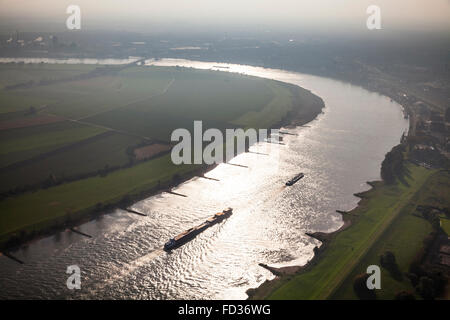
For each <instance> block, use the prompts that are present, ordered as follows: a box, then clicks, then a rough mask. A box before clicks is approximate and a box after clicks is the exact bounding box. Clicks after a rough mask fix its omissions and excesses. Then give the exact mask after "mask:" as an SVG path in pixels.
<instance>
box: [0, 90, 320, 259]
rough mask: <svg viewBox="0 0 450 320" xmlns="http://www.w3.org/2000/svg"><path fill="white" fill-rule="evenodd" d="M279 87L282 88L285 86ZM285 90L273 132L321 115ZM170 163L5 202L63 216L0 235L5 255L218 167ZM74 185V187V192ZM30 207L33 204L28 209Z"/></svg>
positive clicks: (316, 101) (317, 107) (144, 165)
mask: <svg viewBox="0 0 450 320" xmlns="http://www.w3.org/2000/svg"><path fill="white" fill-rule="evenodd" d="M279 83H280V84H281V82H279ZM283 86H285V87H286V88H288V89H289V90H290V92H291V93H292V99H293V106H292V107H293V108H292V111H291V112H289V113H288V114H287V115H286V116H285V117H284V118H283V119H282V120H281V121H279V122H278V123H274V124H273V125H272V126H271V127H272V128H280V127H283V126H286V125H301V124H305V123H307V122H309V121H311V120H313V119H315V118H316V117H317V115H318V114H320V113H321V112H322V109H323V107H324V103H323V101H322V100H321V99H320V98H319V97H317V96H315V95H313V94H311V93H310V92H309V91H308V90H305V89H303V88H300V87H298V86H295V85H292V84H287V83H283ZM304 95H308V97H312V99H309V100H307V101H309V102H308V103H306V102H305V101H306V100H304V99H302V97H304ZM311 101H313V103H311ZM169 164H170V157H169V155H166V156H164V157H161V158H158V159H155V160H152V161H148V162H143V163H141V164H138V165H137V166H133V167H131V168H129V169H125V170H119V171H115V172H111V173H109V174H108V175H107V176H106V177H94V178H90V179H85V180H80V181H75V182H73V183H69V184H63V185H60V186H56V187H52V188H49V189H45V190H40V191H37V192H36V193H29V194H25V195H20V196H17V197H11V198H10V199H6V201H7V203H1V204H0V206H1V205H3V209H5V208H6V209H9V210H11V209H16V208H17V210H18V211H21V212H23V213H24V214H26V215H29V214H40V212H42V215H43V216H49V213H48V212H47V211H50V209H51V210H52V211H53V210H59V211H58V212H59V213H58V214H57V215H54V217H53V216H49V218H46V219H43V220H41V221H39V223H38V224H33V225H28V226H24V227H23V228H21V229H20V230H15V231H13V233H10V234H6V235H5V234H4V235H2V237H0V238H1V239H0V243H1V245H0V249H1V250H4V251H7V250H13V249H14V248H17V247H19V246H21V245H23V244H25V243H27V242H30V241H33V240H36V239H39V238H42V237H46V236H49V235H52V234H54V233H56V232H59V231H62V230H64V229H67V228H72V227H75V226H78V225H80V224H82V223H85V222H87V221H90V220H92V219H95V218H97V217H98V216H100V215H102V214H105V213H109V212H111V211H113V210H115V209H116V208H117V207H119V208H123V207H127V206H130V205H132V204H133V203H135V202H138V201H140V200H142V199H145V198H147V197H150V196H153V195H156V194H159V193H161V192H164V191H169V190H170V189H171V188H174V187H176V186H178V185H179V184H181V183H183V182H185V181H188V180H189V179H191V178H193V177H195V176H201V175H204V174H205V173H207V172H208V171H210V170H212V169H214V168H215V165H211V166H206V165H205V166H194V165H190V166H175V165H173V164H172V165H169ZM150 172H158V174H157V175H155V176H150V175H149V173H150ZM142 175H145V176H146V177H147V176H148V178H146V179H144V180H143V178H142ZM124 179H126V180H130V182H129V183H128V186H127V188H123V187H122V182H123V181H124ZM134 179H137V181H139V184H137V183H134V184H133V180H134ZM87 180H89V182H87ZM141 180H142V181H141ZM106 185H107V186H106ZM70 186H74V188H71V187H70ZM95 186H97V188H95ZM86 188H88V189H92V190H91V192H89V191H88V190H86ZM99 189H102V191H101V193H102V194H103V195H105V196H104V199H97V200H96V199H94V197H95V194H97V193H98V192H100V191H99ZM103 189H104V190H103ZM74 190H75V191H74ZM123 190H126V192H123ZM128 190H132V191H131V192H130V191H128ZM53 191H54V192H53ZM73 198H78V200H79V199H81V200H83V199H84V198H86V199H87V200H86V202H85V203H80V201H78V200H77V201H74V200H73ZM105 199H106V200H105ZM68 202H71V203H68ZM81 202H83V201H81ZM88 202H89V203H88ZM30 203H34V204H35V205H34V206H33V207H30ZM61 205H64V208H65V209H62V208H61V209H58V208H57V207H58V206H61ZM49 206H50V207H49ZM55 208H56V209H55ZM46 210H47V211H46ZM63 210H64V211H63ZM55 212H56V211H55Z"/></svg>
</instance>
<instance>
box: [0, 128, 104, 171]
mask: <svg viewBox="0 0 450 320" xmlns="http://www.w3.org/2000/svg"><path fill="white" fill-rule="evenodd" d="M105 131H106V130H105V129H101V128H98V127H90V126H85V125H81V124H77V123H74V122H68V121H67V122H63V123H56V124H49V125H44V126H35V127H28V128H20V129H12V130H3V131H0V168H3V167H5V166H7V165H10V164H12V163H15V162H19V161H23V160H27V159H30V158H32V157H35V156H38V155H40V154H44V153H46V152H49V151H52V150H55V149H57V148H60V147H63V146H65V145H68V144H71V143H74V142H77V141H81V140H84V139H88V138H90V137H93V136H95V135H97V134H100V133H103V132H105Z"/></svg>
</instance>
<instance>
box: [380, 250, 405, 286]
mask: <svg viewBox="0 0 450 320" xmlns="http://www.w3.org/2000/svg"><path fill="white" fill-rule="evenodd" d="M380 265H381V266H382V267H383V268H385V269H387V270H388V271H389V273H390V274H391V276H392V278H394V279H395V280H398V281H401V280H402V272H401V271H400V269H399V267H398V265H397V261H396V260H395V255H394V254H393V253H392V252H391V251H386V252H385V253H383V254H382V255H381V256H380Z"/></svg>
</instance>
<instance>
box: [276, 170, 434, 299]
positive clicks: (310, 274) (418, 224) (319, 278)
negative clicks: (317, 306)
mask: <svg viewBox="0 0 450 320" xmlns="http://www.w3.org/2000/svg"><path fill="white" fill-rule="evenodd" d="M408 169H409V177H407V178H406V181H407V183H408V184H403V183H397V184H395V185H392V186H387V185H382V184H381V183H377V184H376V187H375V188H374V189H372V190H370V191H368V192H367V193H365V195H364V197H365V199H363V200H362V202H361V205H360V206H359V207H358V208H357V209H355V210H353V211H352V212H351V213H350V217H349V218H350V219H351V220H352V221H353V223H352V225H351V226H350V227H349V228H348V229H346V230H344V231H342V232H339V233H337V234H336V235H335V237H334V238H333V239H332V240H331V241H330V242H329V244H328V246H327V248H326V249H325V251H323V253H321V256H320V257H319V260H318V262H317V264H315V265H313V266H312V267H311V268H310V269H308V270H307V271H305V272H303V273H300V274H299V275H296V276H294V277H292V278H285V279H283V280H282V281H280V282H279V283H278V284H277V286H276V288H275V289H273V290H272V291H271V293H270V294H269V296H268V298H269V299H327V298H341V297H343V298H350V296H346V295H345V294H342V295H340V292H341V291H336V290H338V289H339V288H340V287H341V286H343V284H344V285H345V284H346V285H347V286H348V285H349V284H350V283H351V280H348V279H351V275H352V274H353V273H354V272H358V271H359V270H361V269H363V268H364V267H366V268H367V265H366V261H365V260H364V259H366V257H368V255H369V253H370V250H372V248H375V246H376V247H378V248H379V251H378V252H380V250H381V251H383V250H384V249H386V248H390V249H394V250H395V251H396V252H397V251H398V252H400V251H402V252H401V255H399V257H398V260H399V261H398V262H399V263H401V264H402V266H403V265H405V264H406V263H407V262H406V261H408V259H409V258H410V257H411V255H412V254H413V253H415V250H416V249H417V248H418V247H420V245H421V241H422V239H423V238H421V237H422V236H423V235H425V234H427V232H428V231H429V230H430V228H429V226H428V225H427V222H426V221H425V220H423V221H421V219H420V218H416V217H413V216H410V213H411V210H412V209H413V208H415V204H417V203H416V202H417V201H419V200H420V199H419V198H418V197H419V194H420V193H422V192H423V189H422V188H423V187H424V186H425V188H426V183H427V181H428V179H429V178H430V177H431V176H433V174H435V171H433V170H427V169H424V168H422V167H418V166H414V165H408ZM380 184H381V185H380ZM398 221H400V222H403V223H406V224H407V225H406V226H404V228H405V230H408V232H407V233H403V234H402V235H401V236H398V235H396V234H394V233H392V232H396V229H395V228H400V229H401V228H403V226H399V225H397V222H398ZM396 226H397V227H396ZM389 228H394V229H391V230H389ZM408 228H411V229H412V230H413V231H415V232H417V237H416V236H415V234H414V232H410V230H409V229H408ZM389 231H390V232H389ZM392 237H395V241H393V240H392V239H393V238H392ZM403 249H406V250H403ZM373 250H376V249H373ZM378 252H377V253H378ZM377 253H375V254H374V255H373V256H372V260H370V262H373V261H374V260H376V262H378V260H379V256H378V255H377ZM371 264H372V263H371ZM358 268H359V269H358ZM346 281H347V282H346ZM348 281H350V282H348ZM386 286H387V290H390V289H388V288H390V286H394V284H389V283H388V282H386ZM347 288H348V287H347ZM339 290H341V289H339ZM342 290H344V292H348V290H346V289H342ZM392 290H395V289H394V288H392Z"/></svg>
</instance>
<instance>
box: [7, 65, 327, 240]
mask: <svg viewBox="0 0 450 320" xmlns="http://www.w3.org/2000/svg"><path fill="white" fill-rule="evenodd" d="M30 81H31V82H30ZM322 107H323V102H322V101H321V99H320V98H318V97H317V96H314V95H313V94H311V93H310V92H309V91H306V90H304V89H301V88H299V87H296V86H292V85H288V84H285V83H281V82H277V81H274V80H268V79H262V78H256V77H250V76H243V75H238V74H231V73H226V72H219V71H209V70H195V69H190V68H178V67H154V66H153V67H143V66H136V65H132V64H131V65H127V66H92V65H91V66H85V65H80V66H77V65H63V64H59V65H48V64H38V65H28V64H25V65H24V64H4V65H1V64H0V147H1V148H0V154H1V160H0V193H2V194H3V196H2V198H1V200H0V245H1V244H3V245H4V244H5V243H6V241H8V240H11V239H12V238H15V239H23V238H27V237H28V238H29V236H30V235H33V234H38V233H40V232H41V231H43V230H45V229H48V228H50V227H54V226H55V225H61V224H64V223H66V222H70V221H74V220H77V219H78V218H80V217H82V216H86V215H87V214H88V213H92V212H93V211H98V208H102V207H105V206H106V207H108V205H113V204H116V203H118V202H119V201H120V200H121V199H123V198H124V197H129V196H139V195H143V194H145V193H146V192H148V191H149V190H150V191H151V190H154V191H155V190H157V189H158V188H159V186H167V185H170V184H173V183H174V181H175V180H176V179H174V177H175V175H176V176H177V177H179V176H183V177H186V176H188V175H189V174H193V172H194V171H195V170H198V169H199V168H198V167H196V166H190V165H182V166H175V165H173V164H172V163H171V160H170V156H169V155H167V151H166V152H165V153H161V154H159V155H158V154H157V155H156V156H154V157H153V158H151V159H147V160H144V161H143V162H142V161H136V159H135V155H134V152H133V150H135V149H137V148H140V147H143V146H151V145H152V144H159V145H161V144H166V145H167V146H170V134H171V133H172V131H173V130H174V129H177V128H186V129H188V130H189V129H192V127H193V121H194V120H202V121H203V130H206V129H207V128H208V127H214V128H219V129H225V128H236V127H244V128H249V127H255V128H270V127H272V126H277V125H279V124H280V123H281V122H282V120H284V119H285V118H286V117H287V116H295V115H299V116H300V117H301V118H304V119H307V120H308V121H309V120H311V119H312V118H314V117H315V115H317V114H318V113H320V111H321V108H322ZM162 149H164V150H166V149H167V148H162ZM105 168H113V169H111V170H109V171H108V172H107V173H106V174H102V173H101V172H102V170H106V169H105ZM97 172H98V174H97ZM67 177H70V179H68V178H67ZM19 242H20V241H19Z"/></svg>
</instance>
